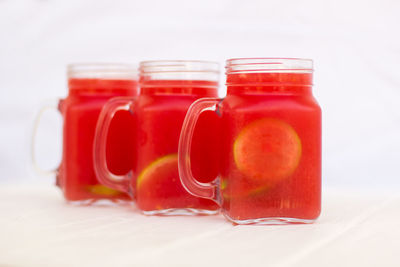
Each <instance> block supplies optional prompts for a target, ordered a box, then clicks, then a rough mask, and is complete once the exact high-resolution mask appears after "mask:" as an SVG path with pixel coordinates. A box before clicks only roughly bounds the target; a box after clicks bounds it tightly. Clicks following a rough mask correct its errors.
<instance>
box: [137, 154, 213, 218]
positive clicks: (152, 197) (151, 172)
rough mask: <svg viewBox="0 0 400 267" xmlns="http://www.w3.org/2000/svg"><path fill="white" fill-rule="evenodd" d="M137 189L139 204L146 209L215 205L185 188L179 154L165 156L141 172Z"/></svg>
mask: <svg viewBox="0 0 400 267" xmlns="http://www.w3.org/2000/svg"><path fill="white" fill-rule="evenodd" d="M136 189H137V191H136V193H137V194H136V199H137V204H138V206H139V208H140V209H142V210H144V211H153V210H165V209H171V208H174V209H179V208H182V209H185V208H198V209H210V208H212V207H215V204H214V203H213V202H212V201H211V200H209V199H200V198H196V197H194V196H192V195H190V194H189V193H188V192H187V191H186V190H185V189H184V188H183V186H182V184H181V181H180V179H179V172H178V155H177V154H170V155H166V156H163V157H161V158H159V159H157V160H155V161H154V162H152V163H151V164H150V165H148V166H147V167H146V168H145V169H144V170H143V171H142V172H141V173H140V175H139V177H138V179H137V187H136Z"/></svg>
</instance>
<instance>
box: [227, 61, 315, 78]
mask: <svg viewBox="0 0 400 267" xmlns="http://www.w3.org/2000/svg"><path fill="white" fill-rule="evenodd" d="M225 69H226V74H239V73H312V72H313V61H312V59H304V58H232V59H228V60H227V61H226V67H225Z"/></svg>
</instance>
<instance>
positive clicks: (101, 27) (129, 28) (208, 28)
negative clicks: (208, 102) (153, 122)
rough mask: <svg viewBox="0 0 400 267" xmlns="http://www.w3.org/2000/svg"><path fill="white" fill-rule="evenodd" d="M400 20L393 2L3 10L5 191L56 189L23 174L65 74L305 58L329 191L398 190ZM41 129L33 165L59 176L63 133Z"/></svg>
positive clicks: (0, 85) (50, 124)
mask: <svg viewBox="0 0 400 267" xmlns="http://www.w3.org/2000/svg"><path fill="white" fill-rule="evenodd" d="M399 12H400V2H399V1H398V0H376V1H366V0H363V1H360V0H357V1H350V0H337V1H329V2H328V1H320V0H308V1H296V0H293V1H287V0H283V1H268V0H260V1H250V0H246V1H243V0H242V1H238V0H222V1H218V0H202V1H176V0H168V1H165V0H164V1H150V0H144V1H121V0H113V1H104V0H87V1H78V0H74V1H71V0H70V1H55V0H54V1H53V0H41V1H11V0H8V1H7V0H2V1H0V38H1V39H0V90H1V97H0V183H22V182H23V183H48V184H50V183H52V182H53V181H52V179H51V178H49V179H46V178H42V177H39V176H37V175H36V174H35V173H34V172H33V170H32V168H31V166H30V162H29V151H30V149H29V144H30V132H31V129H32V124H33V118H34V115H35V113H36V112H37V110H38V107H39V106H40V104H41V103H43V101H45V100H46V99H49V98H55V97H63V96H65V94H66V90H67V88H66V76H65V71H66V68H65V67H66V64H68V63H74V62H75V63H76V62H128V63H137V62H138V61H140V60H145V59H202V60H215V61H219V62H220V63H221V65H222V66H223V64H224V61H225V60H226V59H227V58H232V57H305V58H312V59H314V61H315V69H316V71H315V76H314V77H315V79H314V83H315V87H314V94H315V96H316V97H317V99H318V100H319V102H320V104H321V106H322V109H323V181H324V185H325V186H332V187H362V188H366V189H374V188H382V189H385V188H386V189H391V190H398V189H399V188H400V172H399V161H400V141H399V137H400V108H399V107H398V104H397V103H398V101H399V100H400V92H399V91H400V68H399V62H400V31H399V27H400V19H399V17H400V16H399ZM221 69H222V67H221ZM224 93H225V88H224V87H222V88H221V95H224ZM46 121H47V122H45V123H44V124H43V128H42V132H43V134H42V136H44V140H46V142H45V145H44V146H42V147H41V149H40V154H41V157H42V160H43V161H45V162H50V164H53V165H54V164H56V162H57V160H58V158H59V153H60V149H59V147H60V144H59V143H60V139H57V138H56V137H57V136H58V135H59V134H60V130H57V129H56V128H57V127H58V126H59V125H58V124H55V123H54V118H53V119H51V118H50V119H48V120H46ZM42 139H43V138H42Z"/></svg>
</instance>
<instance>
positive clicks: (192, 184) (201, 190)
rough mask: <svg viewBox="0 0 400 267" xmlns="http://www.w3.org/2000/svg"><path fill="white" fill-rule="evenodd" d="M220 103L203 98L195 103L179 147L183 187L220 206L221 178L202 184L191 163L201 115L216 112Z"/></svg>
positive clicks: (185, 121)
mask: <svg viewBox="0 0 400 267" xmlns="http://www.w3.org/2000/svg"><path fill="white" fill-rule="evenodd" d="M220 101H221V99H219V98H201V99H198V100H196V101H195V102H193V104H192V105H191V106H190V108H189V110H188V112H187V114H186V117H185V120H184V122H183V125H182V130H181V135H180V139H179V147H178V168H179V177H180V179H181V182H182V185H183V187H184V188H185V189H186V191H188V192H189V193H190V194H192V195H194V196H196V197H201V198H207V199H211V200H213V201H215V202H216V203H217V204H219V205H220V204H221V200H220V197H219V194H218V192H219V178H217V179H215V180H214V181H212V182H210V183H202V182H199V181H198V180H197V179H196V178H195V177H193V174H192V169H191V163H190V151H191V146H192V139H193V133H194V129H195V126H196V122H197V120H198V118H199V116H200V114H201V113H202V112H203V111H207V110H211V111H214V112H215V111H216V110H217V105H218V103H219V102H220Z"/></svg>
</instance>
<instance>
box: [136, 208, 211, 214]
mask: <svg viewBox="0 0 400 267" xmlns="http://www.w3.org/2000/svg"><path fill="white" fill-rule="evenodd" d="M142 213H143V214H144V215H158V216H196V215H215V214H218V213H219V210H203V209H193V208H183V209H164V210H146V211H144V210H143V211H142Z"/></svg>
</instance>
